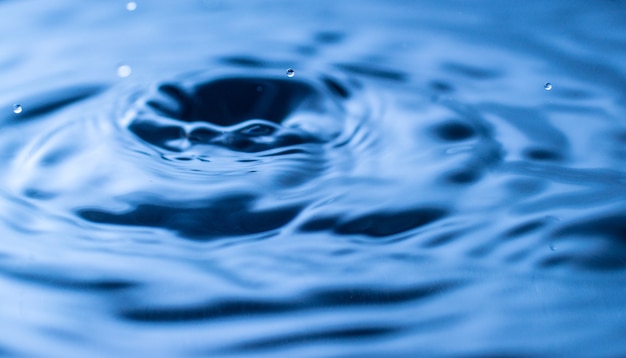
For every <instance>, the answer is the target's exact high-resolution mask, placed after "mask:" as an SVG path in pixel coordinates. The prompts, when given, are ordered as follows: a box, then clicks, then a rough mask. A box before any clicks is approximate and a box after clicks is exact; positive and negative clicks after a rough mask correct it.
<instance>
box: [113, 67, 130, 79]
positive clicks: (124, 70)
mask: <svg viewBox="0 0 626 358" xmlns="http://www.w3.org/2000/svg"><path fill="white" fill-rule="evenodd" d="M132 72H133V70H132V69H131V68H130V66H129V65H120V66H119V67H118V68H117V75H118V76H120V77H121V78H125V77H128V76H130V74H131V73H132Z"/></svg>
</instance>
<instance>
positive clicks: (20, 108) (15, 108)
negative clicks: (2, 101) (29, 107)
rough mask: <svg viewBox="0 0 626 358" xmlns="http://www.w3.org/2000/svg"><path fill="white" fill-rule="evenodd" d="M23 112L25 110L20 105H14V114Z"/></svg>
mask: <svg viewBox="0 0 626 358" xmlns="http://www.w3.org/2000/svg"><path fill="white" fill-rule="evenodd" d="M23 110H24V109H23V108H22V106H21V105H19V104H14V105H13V113H15V114H20V113H22V111H23Z"/></svg>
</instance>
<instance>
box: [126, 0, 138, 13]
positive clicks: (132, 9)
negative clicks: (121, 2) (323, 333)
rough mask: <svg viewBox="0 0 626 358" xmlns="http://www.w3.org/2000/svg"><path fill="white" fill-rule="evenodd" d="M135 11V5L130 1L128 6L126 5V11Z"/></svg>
mask: <svg viewBox="0 0 626 358" xmlns="http://www.w3.org/2000/svg"><path fill="white" fill-rule="evenodd" d="M135 9H137V3H136V2H134V1H130V2H129V3H128V4H126V10H128V11H135Z"/></svg>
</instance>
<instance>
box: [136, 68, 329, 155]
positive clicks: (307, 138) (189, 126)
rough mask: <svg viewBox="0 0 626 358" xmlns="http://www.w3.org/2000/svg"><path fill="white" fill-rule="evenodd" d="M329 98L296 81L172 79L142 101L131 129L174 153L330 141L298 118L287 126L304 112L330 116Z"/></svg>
mask: <svg viewBox="0 0 626 358" xmlns="http://www.w3.org/2000/svg"><path fill="white" fill-rule="evenodd" d="M324 101H325V99H324V96H323V94H322V93H321V91H320V90H319V89H317V88H316V87H315V86H313V85H311V84H309V83H306V82H303V81H298V80H294V79H278V78H263V77H227V78H218V79H213V80H209V81H203V82H200V83H196V84H192V85H190V86H185V85H184V84H171V83H168V84H162V85H160V86H159V87H158V88H157V90H156V91H155V92H154V93H151V94H150V95H149V96H148V99H147V100H146V101H145V103H144V104H143V105H140V109H139V110H138V111H137V116H136V118H134V119H132V121H131V122H130V124H129V129H130V130H131V131H132V132H133V133H134V134H135V135H137V136H138V137H139V138H141V139H142V140H144V141H146V142H148V143H150V144H152V145H155V146H157V147H160V148H163V149H167V150H170V151H176V152H181V151H184V150H186V149H188V148H190V147H192V146H198V145H205V146H206V145H208V146H220V147H223V148H227V149H230V150H234V151H240V152H259V151H264V150H268V149H274V148H278V147H284V146H291V145H297V144H302V143H309V142H322V141H324V137H325V136H324V134H325V133H320V132H318V133H314V132H311V131H307V130H304V129H303V126H302V125H301V124H302V123H298V122H297V121H295V124H294V123H291V124H286V121H287V120H288V119H290V118H293V117H294V116H298V115H301V114H303V113H308V114H313V115H317V116H325V115H327V113H325V112H326V110H327V107H328V106H326V105H325V104H324ZM305 127H306V126H305ZM326 134H327V133H326ZM326 137H327V136H326Z"/></svg>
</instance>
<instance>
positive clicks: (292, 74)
mask: <svg viewBox="0 0 626 358" xmlns="http://www.w3.org/2000/svg"><path fill="white" fill-rule="evenodd" d="M295 75H296V71H294V70H293V68H290V69H288V70H287V77H293V76H295Z"/></svg>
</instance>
